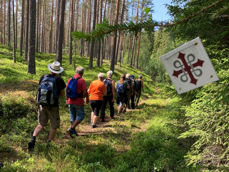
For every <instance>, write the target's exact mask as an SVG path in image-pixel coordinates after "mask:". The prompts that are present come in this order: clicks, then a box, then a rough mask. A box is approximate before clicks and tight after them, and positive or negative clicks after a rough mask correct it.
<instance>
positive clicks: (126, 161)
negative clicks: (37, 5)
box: [0, 46, 198, 172]
mask: <svg viewBox="0 0 229 172" xmlns="http://www.w3.org/2000/svg"><path fill="white" fill-rule="evenodd" d="M54 59H55V55H54V54H39V53H38V54H37V56H36V69H37V70H36V71H37V74H36V75H30V74H28V73H27V66H26V63H25V62H24V60H23V58H22V57H18V58H17V63H16V64H13V60H12V56H11V54H10V51H9V50H8V49H7V48H6V47H4V46H0V83H1V84H0V96H1V98H0V126H1V128H0V161H2V162H3V163H4V168H2V169H1V170H2V171H111V172H113V171H114V172H117V171H120V172H121V171H169V170H170V171H197V170H198V169H193V168H187V167H185V159H184V156H185V154H186V153H187V151H188V149H189V147H190V144H191V143H190V141H188V143H187V140H181V139H178V136H179V134H180V133H181V131H182V130H184V128H185V126H184V121H183V111H182V110H181V109H180V107H181V106H183V105H184V104H183V102H182V101H181V100H180V99H177V98H169V96H168V93H167V92H165V91H164V90H163V86H162V85H159V86H156V85H155V84H153V83H152V81H151V79H150V77H149V76H147V75H145V74H143V73H142V72H140V71H138V70H136V69H134V68H130V67H119V66H116V70H115V73H114V77H113V79H114V80H115V81H117V80H118V79H119V77H120V75H121V73H130V74H134V75H135V76H137V75H138V74H142V75H143V79H144V83H145V93H144V94H143V97H142V100H143V99H145V102H143V103H142V104H141V105H139V107H138V108H137V109H136V110H132V111H128V112H126V113H125V114H122V115H120V116H117V118H116V119H115V120H112V121H111V120H110V121H109V122H106V123H103V124H101V123H100V124H99V127H98V128H96V129H93V130H92V129H91V128H90V126H89V124H90V111H91V110H90V107H89V105H85V112H86V116H85V120H84V121H83V122H82V124H81V125H80V126H79V127H78V128H77V131H80V132H79V133H80V135H81V136H79V137H76V138H74V139H70V138H69V136H68V135H67V134H66V130H67V128H68V127H69V126H70V124H69V114H68V107H67V105H66V104H65V101H64V99H62V100H61V107H60V110H61V111H60V114H61V127H60V129H59V130H58V132H57V135H56V139H55V141H54V142H53V143H51V145H49V147H47V144H46V140H47V136H48V131H49V127H47V128H45V130H44V131H43V132H41V133H40V135H39V136H38V138H37V144H36V147H35V150H34V152H33V153H29V152H27V143H28V141H29V139H30V137H31V133H32V131H33V129H34V127H35V126H36V125H37V113H36V104H35V101H34V97H35V94H36V88H37V84H38V80H39V78H40V76H41V75H42V74H45V73H48V69H47V64H48V63H51V62H52V61H53V60H54ZM67 63H68V60H67V57H66V56H64V58H63V67H64V69H65V72H64V73H63V75H62V76H63V78H64V80H65V82H66V81H67V80H68V78H69V77H71V76H72V75H74V67H73V65H68V64H67ZM74 63H75V64H79V65H82V66H83V67H84V68H85V74H84V76H83V77H84V78H85V80H86V83H87V86H89V84H90V82H91V81H92V80H94V79H96V78H97V74H98V73H99V72H104V73H105V72H106V71H108V70H109V62H105V63H104V65H103V66H102V67H100V68H98V67H95V68H93V69H91V70H89V69H88V68H87V66H88V59H87V58H78V57H74ZM155 87H158V88H157V89H156V90H157V91H154V88H155ZM146 98H147V99H146ZM116 109H117V108H116ZM106 113H107V114H109V112H108V111H107V112H106ZM107 116H108V115H107ZM107 120H109V119H107Z"/></svg>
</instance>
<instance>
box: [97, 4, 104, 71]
mask: <svg viewBox="0 0 229 172" xmlns="http://www.w3.org/2000/svg"><path fill="white" fill-rule="evenodd" d="M102 12H103V0H100V15H99V23H102V15H103V14H102ZM100 58H101V40H98V57H97V66H98V67H100V66H101V60H100Z"/></svg>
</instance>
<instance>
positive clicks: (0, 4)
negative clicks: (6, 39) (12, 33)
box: [0, 0, 3, 44]
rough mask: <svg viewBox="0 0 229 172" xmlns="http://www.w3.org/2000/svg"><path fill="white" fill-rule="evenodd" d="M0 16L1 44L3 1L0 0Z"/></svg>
mask: <svg viewBox="0 0 229 172" xmlns="http://www.w3.org/2000/svg"><path fill="white" fill-rule="evenodd" d="M0 16H1V19H0V23H1V25H0V32H1V44H3V25H2V23H3V21H2V19H3V0H1V3H0Z"/></svg>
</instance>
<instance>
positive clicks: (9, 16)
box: [8, 0, 11, 47]
mask: <svg viewBox="0 0 229 172" xmlns="http://www.w3.org/2000/svg"><path fill="white" fill-rule="evenodd" d="M10 10H11V7H10V0H8V47H10V35H11V34H10V22H11V21H10V19H11V12H10Z"/></svg>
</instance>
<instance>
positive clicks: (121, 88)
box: [116, 82, 125, 94]
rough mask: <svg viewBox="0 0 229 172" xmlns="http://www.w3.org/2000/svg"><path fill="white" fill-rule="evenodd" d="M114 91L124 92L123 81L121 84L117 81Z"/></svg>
mask: <svg viewBox="0 0 229 172" xmlns="http://www.w3.org/2000/svg"><path fill="white" fill-rule="evenodd" d="M116 91H117V93H119V94H124V93H125V87H124V83H123V84H120V83H119V82H118V83H117V86H116Z"/></svg>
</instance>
